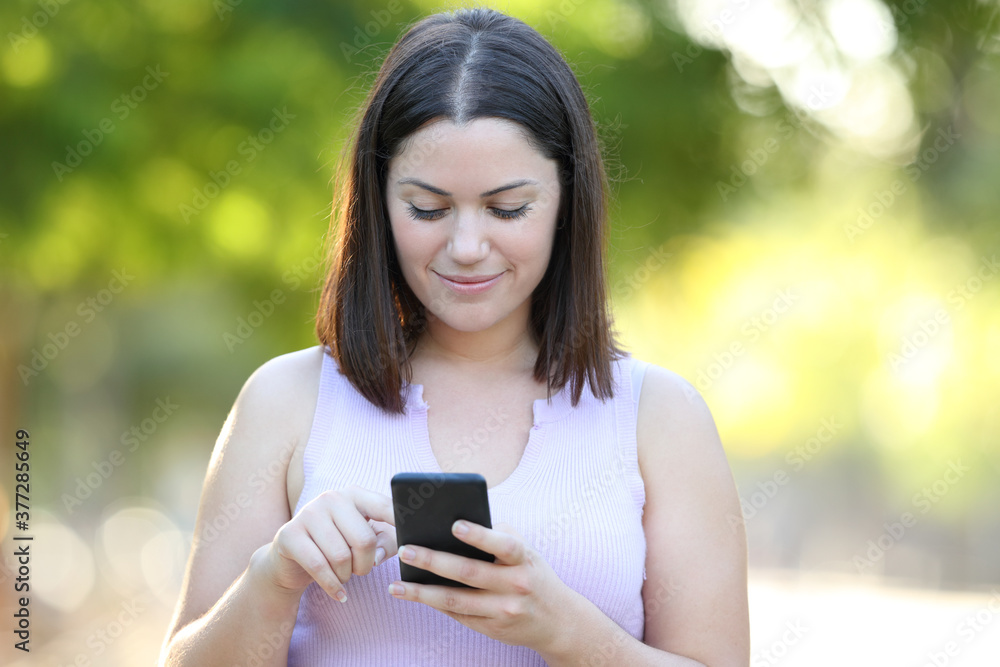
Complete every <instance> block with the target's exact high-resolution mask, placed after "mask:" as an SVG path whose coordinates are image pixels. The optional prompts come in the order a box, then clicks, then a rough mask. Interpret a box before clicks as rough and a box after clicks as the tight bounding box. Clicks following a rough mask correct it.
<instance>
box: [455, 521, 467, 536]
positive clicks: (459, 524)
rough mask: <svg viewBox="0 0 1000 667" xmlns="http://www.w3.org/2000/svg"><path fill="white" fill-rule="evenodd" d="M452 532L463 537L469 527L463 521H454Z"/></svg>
mask: <svg viewBox="0 0 1000 667" xmlns="http://www.w3.org/2000/svg"><path fill="white" fill-rule="evenodd" d="M452 532H454V533H455V534H456V535H465V534H466V533H467V532H469V526H468V525H467V524H466V523H465V522H464V521H456V522H455V525H454V526H453V527H452Z"/></svg>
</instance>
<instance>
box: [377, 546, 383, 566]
mask: <svg viewBox="0 0 1000 667" xmlns="http://www.w3.org/2000/svg"><path fill="white" fill-rule="evenodd" d="M383 558H385V549H383V548H382V547H379V548H378V549H376V550H375V565H376V566H378V564H379V563H381V562H382V559H383Z"/></svg>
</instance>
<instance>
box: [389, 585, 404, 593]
mask: <svg viewBox="0 0 1000 667" xmlns="http://www.w3.org/2000/svg"><path fill="white" fill-rule="evenodd" d="M389 594H390V595H402V594H403V587H402V586H400V585H399V584H389Z"/></svg>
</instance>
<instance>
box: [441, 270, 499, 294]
mask: <svg viewBox="0 0 1000 667" xmlns="http://www.w3.org/2000/svg"><path fill="white" fill-rule="evenodd" d="M435 273H437V272H435ZM504 273H506V271H501V272H500V273H495V274H493V275H479V276H461V275H445V274H441V273H437V277H438V278H440V279H441V282H442V283H444V284H445V286H446V287H448V288H449V289H450V290H452V291H453V292H455V293H457V294H466V295H467V294H481V293H482V292H485V291H486V290H488V289H490V288H491V287H493V286H494V285H496V284H497V283H498V282H500V276H502V275H503V274H504Z"/></svg>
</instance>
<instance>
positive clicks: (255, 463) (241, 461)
mask: <svg viewBox="0 0 1000 667" xmlns="http://www.w3.org/2000/svg"><path fill="white" fill-rule="evenodd" d="M321 359H322V357H321V356H320V352H319V349H318V348H313V349H310V350H303V351H301V352H296V353H293V354H289V355H284V356H282V357H278V358H277V359H273V360H271V361H270V362H268V363H267V364H264V365H263V366H262V367H261V368H259V369H258V370H257V371H256V372H255V373H254V374H253V375H252V376H251V377H250V379H249V380H247V382H246V384H245V385H244V387H243V389H242V391H241V392H240V395H239V397H238V398H237V399H236V403H235V405H234V406H233V409H232V411H231V412H230V414H229V418H228V419H227V420H226V423H225V425H224V426H223V428H222V432H221V434H220V435H219V439H218V441H217V442H216V445H215V449H214V451H213V453H212V458H211V461H210V463H209V467H208V473H207V475H206V478H205V486H204V489H203V491H202V497H201V504H200V507H199V510H198V518H197V522H196V526H195V536H194V540H193V543H192V548H191V556H190V559H189V561H188V568H187V572H186V575H185V578H184V584H183V587H182V590H181V595H180V599H179V600H178V605H177V610H176V612H175V615H174V618H173V622H172V624H171V627H170V630H169V632H168V634H167V637H166V639H165V642H164V645H163V649H162V653H161V657H160V664H161V665H163V666H167V665H170V666H180V665H211V664H230V663H232V662H233V661H234V660H238V661H243V660H245V659H247V658H248V657H249V656H247V655H245V654H246V653H247V652H258V651H257V649H258V645H259V644H260V643H261V641H262V638H270V640H271V642H275V641H276V639H275V638H278V639H277V641H278V642H279V643H278V646H277V647H273V646H272V647H271V648H272V649H274V650H273V654H272V657H271V659H270V661H269V660H265V659H263V656H261V655H258V656H257V657H258V660H260V661H261V662H260V664H273V665H285V662H286V658H287V652H288V642H289V640H290V638H291V629H292V627H293V625H294V622H295V615H296V613H297V610H298V604H299V598H300V596H301V591H295V590H287V589H286V590H282V589H281V588H280V587H279V586H276V585H275V583H274V580H273V577H271V576H270V575H271V572H270V571H269V569H268V566H269V564H270V563H269V559H268V558H267V552H266V549H262V547H265V545H269V544H270V543H271V541H272V540H273V539H274V537H275V534H276V533H277V531H278V530H279V529H280V528H281V527H282V526H283V525H284V524H285V523H287V522H288V521H289V520H290V518H291V517H290V511H289V507H288V499H287V495H286V488H285V479H286V470H287V466H288V461H289V459H290V458H291V455H292V452H293V451H294V449H295V447H296V445H299V444H302V445H304V442H301V443H300V440H301V439H302V438H307V437H308V433H309V429H310V427H311V423H312V415H313V412H314V409H315V397H316V388H317V387H318V381H319V377H318V376H319V363H320V362H321ZM278 469H280V472H277V474H271V473H274V472H275V471H276V470H278ZM262 652H263V653H267V652H268V651H266V650H265V651H262Z"/></svg>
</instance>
